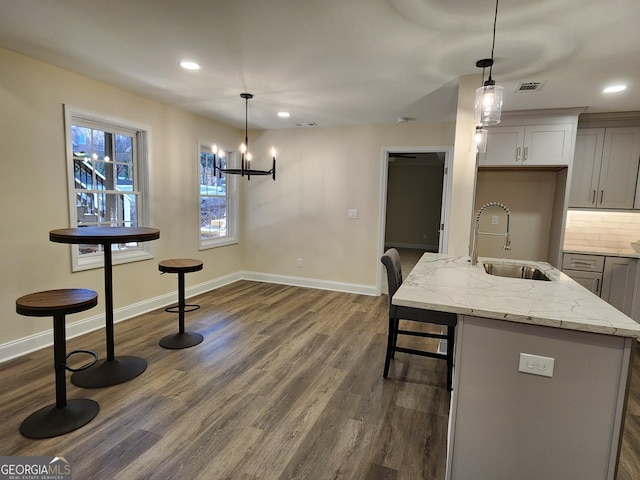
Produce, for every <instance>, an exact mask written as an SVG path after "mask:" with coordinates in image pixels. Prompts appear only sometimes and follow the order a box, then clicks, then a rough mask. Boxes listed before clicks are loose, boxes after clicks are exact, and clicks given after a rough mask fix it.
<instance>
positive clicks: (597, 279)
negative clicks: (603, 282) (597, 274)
mask: <svg viewBox="0 0 640 480" xmlns="http://www.w3.org/2000/svg"><path fill="white" fill-rule="evenodd" d="M596 293H597V294H598V295H600V279H599V278H596Z"/></svg>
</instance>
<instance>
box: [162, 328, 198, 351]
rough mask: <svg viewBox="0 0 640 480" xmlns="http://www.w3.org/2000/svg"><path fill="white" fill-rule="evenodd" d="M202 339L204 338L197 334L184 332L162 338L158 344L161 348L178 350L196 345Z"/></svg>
mask: <svg viewBox="0 0 640 480" xmlns="http://www.w3.org/2000/svg"><path fill="white" fill-rule="evenodd" d="M203 339H204V337H203V336H202V335H200V334H199V333H194V332H184V333H173V334H171V335H167V336H166V337H163V338H162V340H160V342H159V343H160V346H161V347H164V348H170V349H173V350H177V349H180V348H189V347H193V346H194V345H198V344H199V343H201V342H202V340H203Z"/></svg>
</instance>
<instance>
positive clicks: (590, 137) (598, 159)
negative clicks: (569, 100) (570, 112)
mask: <svg viewBox="0 0 640 480" xmlns="http://www.w3.org/2000/svg"><path fill="white" fill-rule="evenodd" d="M575 152H576V153H575V159H574V162H573V172H572V176H571V190H570V196H569V206H570V207H576V208H578V207H586V208H616V209H631V208H634V199H635V198H636V197H637V195H636V188H637V185H636V181H637V178H638V164H639V162H640V128H638V127H621V128H588V129H580V130H578V134H577V136H576V148H575ZM636 201H638V200H636ZM636 208H637V207H636Z"/></svg>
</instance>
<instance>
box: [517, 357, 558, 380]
mask: <svg viewBox="0 0 640 480" xmlns="http://www.w3.org/2000/svg"><path fill="white" fill-rule="evenodd" d="M554 363H555V359H554V358H551V357H541V356H540V355H531V354H530V353H521V354H520V365H519V366H518V371H519V372H523V373H530V374H532V375H542V376H543V377H553V365H554Z"/></svg>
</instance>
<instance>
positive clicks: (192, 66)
mask: <svg viewBox="0 0 640 480" xmlns="http://www.w3.org/2000/svg"><path fill="white" fill-rule="evenodd" d="M180 66H181V67H182V68H184V69H185V70H200V65H198V64H197V63H196V62H192V61H191V60H182V61H181V62H180Z"/></svg>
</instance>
